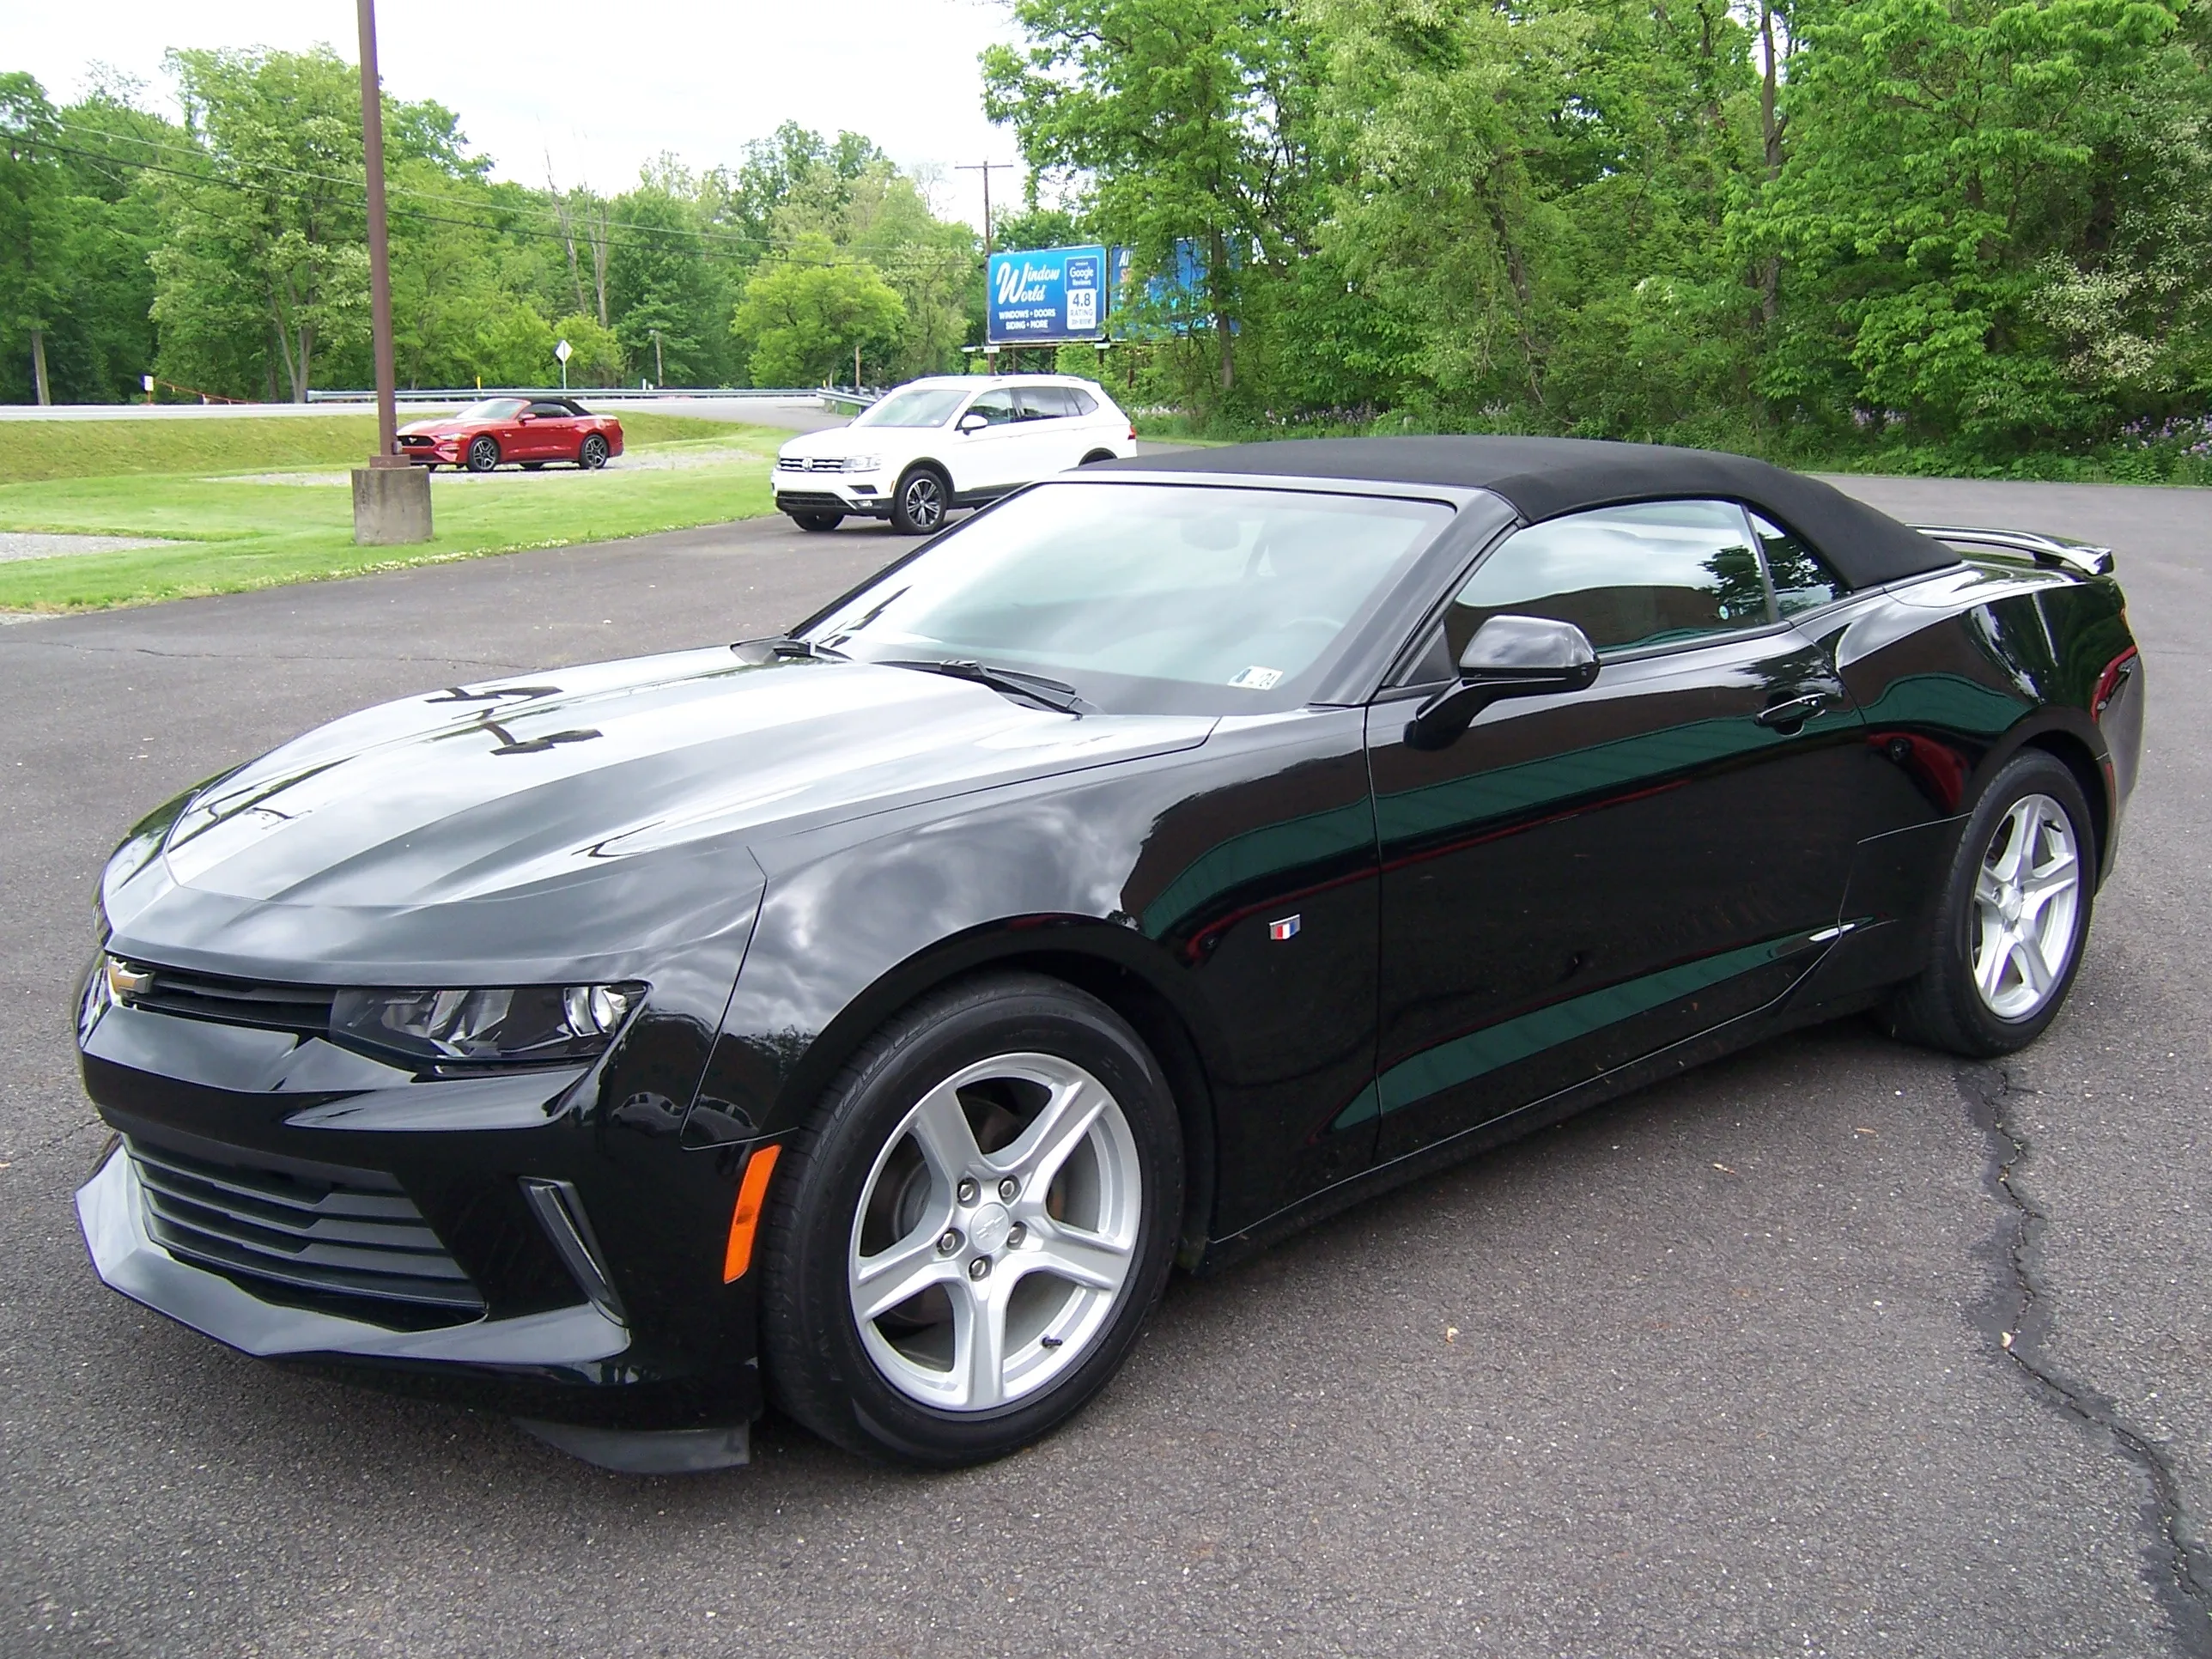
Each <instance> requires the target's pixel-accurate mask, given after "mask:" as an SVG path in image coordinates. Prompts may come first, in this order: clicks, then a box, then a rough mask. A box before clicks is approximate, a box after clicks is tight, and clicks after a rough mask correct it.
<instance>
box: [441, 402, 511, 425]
mask: <svg viewBox="0 0 2212 1659" xmlns="http://www.w3.org/2000/svg"><path fill="white" fill-rule="evenodd" d="M523 402H524V400H523V399H522V398H484V399H483V401H482V402H480V403H473V404H470V405H469V406H468V407H467V408H466V409H464V410H459V411H458V412H457V413H455V415H454V416H453V419H455V420H457V421H511V420H513V418H514V417H515V416H518V415H520V413H522V405H523Z"/></svg>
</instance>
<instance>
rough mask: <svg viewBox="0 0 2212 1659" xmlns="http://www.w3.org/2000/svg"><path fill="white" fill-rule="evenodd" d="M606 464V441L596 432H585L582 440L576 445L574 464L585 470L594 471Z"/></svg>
mask: <svg viewBox="0 0 2212 1659" xmlns="http://www.w3.org/2000/svg"><path fill="white" fill-rule="evenodd" d="M606 464H607V441H606V440H605V438H602V437H601V436H600V435H599V434H598V433H596V432H586V434H585V435H584V441H583V442H582V443H580V444H579V445H578V446H577V447H576V465H578V466H580V467H582V468H583V469H584V470H585V471H586V472H596V471H599V469H600V468H601V467H603V466H605V465H606Z"/></svg>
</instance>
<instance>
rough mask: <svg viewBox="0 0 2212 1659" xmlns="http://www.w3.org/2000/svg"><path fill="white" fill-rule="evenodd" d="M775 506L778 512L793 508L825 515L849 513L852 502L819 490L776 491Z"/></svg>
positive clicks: (851, 508)
mask: <svg viewBox="0 0 2212 1659" xmlns="http://www.w3.org/2000/svg"><path fill="white" fill-rule="evenodd" d="M775 505H776V508H777V510H778V511H779V512H785V513H787V512H789V511H790V510H791V509H792V508H793V507H801V508H804V509H806V510H809V511H812V510H814V509H817V508H819V509H820V510H822V511H823V512H826V513H850V512H851V511H852V510H853V504H852V502H850V501H847V500H846V499H845V498H844V497H843V496H842V495H830V494H829V493H828V492H827V491H826V490H820V489H778V490H777V491H776V492H775Z"/></svg>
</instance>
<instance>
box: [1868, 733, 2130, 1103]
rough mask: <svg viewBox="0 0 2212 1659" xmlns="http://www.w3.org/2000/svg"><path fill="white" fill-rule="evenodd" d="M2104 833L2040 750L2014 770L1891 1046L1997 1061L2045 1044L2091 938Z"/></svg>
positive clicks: (1910, 989)
mask: <svg viewBox="0 0 2212 1659" xmlns="http://www.w3.org/2000/svg"><path fill="white" fill-rule="evenodd" d="M2093 825H2094V820H2093V819H2092V818H2091V817H2090V815H2089V804H2088V802H2087V799H2084V798H2083V796H2082V793H2081V784H2080V783H2079V782H2078V781H2075V776H2074V774H2073V773H2072V772H2071V771H2069V770H2068V769H2067V768H2066V766H2065V765H2064V764H2063V763H2062V762H2060V761H2059V760H2058V759H2057V757H2054V756H2052V755H2050V754H2047V753H2045V751H2044V750H2040V749H2030V750H2024V751H2022V752H2021V754H2019V755H2016V756H2015V757H2013V758H2012V759H2011V760H2010V761H2008V763H2006V764H2005V767H2004V769H2003V770H2002V771H2001V772H1999V773H1998V774H1997V775H1996V777H1995V778H1994V779H1993V780H1991V781H1990V787H1989V788H1988V789H1987V790H1986V791H1984V793H1983V795H1982V798H1981V799H1980V800H1979V801H1978V802H1976V803H1975V805H1974V810H1973V811H1972V812H1971V813H1970V814H1968V816H1967V818H1966V828H1965V829H1963V830H1962V831H1961V832H1960V836H1959V848H1958V851H1957V853H1956V854H1954V856H1953V858H1952V860H1951V868H1950V872H1949V873H1948V875H1947V876H1946V877H1945V878H1944V883H1943V890H1942V896H1941V898H1940V899H1939V901H1938V903H1937V907H1936V918H1935V926H1934V927H1933V928H1932V930H1931V933H1930V938H1929V954H1928V960H1927V963H1926V965H1925V966H1924V967H1923V969H1921V971H1920V974H1919V975H1918V976H1917V978H1915V979H1912V980H1911V981H1908V982H1907V983H1905V985H1902V986H1900V987H1898V989H1897V991H1896V992H1895V993H1894V994H1893V995H1892V996H1891V998H1890V1000H1889V1003H1888V1006H1887V1007H1886V1008H1885V1009H1884V1010H1883V1011H1882V1023H1883V1024H1884V1026H1885V1028H1886V1029H1887V1030H1888V1031H1889V1033H1890V1035H1891V1036H1897V1037H1901V1038H1904V1039H1905V1041H1907V1042H1919V1043H1924V1044H1926V1045H1927V1046H1928V1047H1929V1048H1941V1049H1944V1050H1947V1051H1948V1052H1949V1053H1951V1054H1964V1055H1966V1056H1968V1057H1970V1058H1972V1059H1976V1060H1987V1059H1990V1058H1993V1057H1995V1056H1996V1055H1999V1054H2012V1053H2014V1052H2015V1051H2016V1050H2018V1049H2021V1048H2026V1047H2027V1045H2028V1044H2029V1043H2031V1042H2034V1041H2035V1039H2036V1038H2037V1037H2039V1036H2041V1035H2042V1034H2043V1030H2044V1028H2045V1026H2047V1025H2049V1024H2051V1021H2052V1020H2053V1019H2056V1018H2057V1017H2058V1011H2059V1009H2060V1008H2061V1007H2063V1006H2064V1005H2065V1002H2066V995H2067V993H2068V992H2069V991H2070V990H2071V989H2072V988H2073V986H2074V977H2075V974H2076V973H2077V972H2078V971H2079V970H2080V969H2081V951H2082V947H2083V945H2085V944H2086V943H2087V939H2088V936H2089V914H2090V910H2091V908H2092V906H2093V902H2094V899H2095V894H2096V872H2097V868H2098V856H2099V854H2098V848H2097V838H2096V833H2095V829H2094V827H2093Z"/></svg>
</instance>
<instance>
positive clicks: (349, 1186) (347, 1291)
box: [126, 1137, 484, 1327]
mask: <svg viewBox="0 0 2212 1659" xmlns="http://www.w3.org/2000/svg"><path fill="white" fill-rule="evenodd" d="M126 1145H127V1146H129V1147H130V1151H131V1164H132V1166H133V1168H134V1169H135V1170H137V1176H138V1184H139V1187H140V1189H141V1190H142V1191H143V1193H144V1194H145V1200H146V1231H147V1232H148V1233H149V1235H151V1236H152V1237H153V1239H154V1242H155V1243H157V1244H159V1245H161V1248H162V1249H165V1250H167V1251H168V1253H169V1254H170V1255H173V1256H179V1257H181V1258H183V1259H184V1260H186V1261H192V1262H195V1263H197V1264H198V1265H199V1266H201V1267H211V1268H213V1269H214V1270H215V1271H216V1272H217V1273H222V1274H224V1275H225V1276H226V1277H228V1278H229V1279H233V1280H236V1281H240V1282H242V1283H244V1284H245V1285H246V1288H247V1289H248V1290H251V1291H253V1292H254V1293H255V1294H256V1295H263V1296H266V1295H269V1294H270V1292H271V1291H276V1292H277V1293H278V1294H277V1295H276V1298H275V1299H278V1300H289V1301H301V1302H304V1303H306V1304H308V1305H311V1306H319V1307H323V1308H325V1309H328V1310H331V1311H337V1312H342V1313H344V1314H346V1315H348V1316H350V1317H353V1318H359V1319H369V1320H374V1321H377V1322H381V1323H386V1324H395V1323H396V1324H403V1325H408V1326H414V1327H419V1326H421V1325H422V1324H424V1323H426V1322H428V1323H455V1322H459V1321H462V1320H465V1319H471V1318H474V1317H476V1316H477V1315H479V1314H481V1313H483V1310H484V1302H483V1297H482V1296H480V1295H479V1294H477V1288H476V1286H475V1285H472V1284H471V1283H470V1281H469V1276H468V1274H467V1273H465V1272H463V1271H462V1269H461V1267H460V1264H459V1262H457V1261H454V1260H453V1257H452V1256H451V1255H447V1252H446V1247H445V1245H444V1244H443V1243H441V1242H440V1241H439V1238H438V1236H437V1234H436V1233H435V1232H433V1231H431V1230H430V1225H429V1224H428V1222H427V1221H425V1220H424V1219H423V1218H422V1212H421V1211H420V1210H418V1209H416V1207H415V1203H414V1200H412V1199H410V1198H409V1197H408V1196H407V1194H405V1193H404V1192H403V1191H402V1190H401V1189H400V1187H399V1183H398V1182H396V1181H393V1180H392V1178H391V1177H390V1176H383V1175H380V1174H377V1173H375V1172H374V1171H373V1170H329V1171H327V1172H325V1173H323V1174H321V1175H319V1176H315V1177H312V1178H311V1177H308V1176H301V1175H293V1174H288V1173H285V1172H283V1171H280V1170H263V1169H255V1168H252V1167H250V1166H246V1165H240V1164H228V1163H225V1164H216V1163H213V1162H210V1161H209V1160H207V1159H204V1158H194V1157H191V1156H188V1155H186V1154H185V1153H182V1152H172V1151H170V1150H169V1149H168V1148H167V1147H165V1146H152V1145H149V1143H147V1142H146V1141H143V1140H141V1139H137V1138H135V1137H134V1138H132V1139H130V1140H129V1141H127V1142H126Z"/></svg>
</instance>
